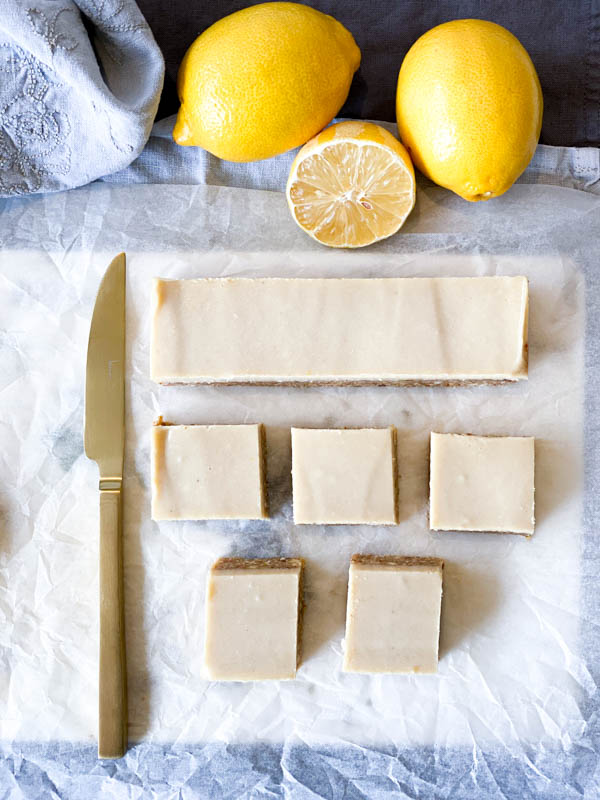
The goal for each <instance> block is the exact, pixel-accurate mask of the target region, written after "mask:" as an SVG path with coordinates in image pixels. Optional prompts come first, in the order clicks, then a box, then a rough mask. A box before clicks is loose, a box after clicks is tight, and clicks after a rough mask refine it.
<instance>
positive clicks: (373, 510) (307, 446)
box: [292, 428, 397, 525]
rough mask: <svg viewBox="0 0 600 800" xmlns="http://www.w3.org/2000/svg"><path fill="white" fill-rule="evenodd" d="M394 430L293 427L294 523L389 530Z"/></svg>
mask: <svg viewBox="0 0 600 800" xmlns="http://www.w3.org/2000/svg"><path fill="white" fill-rule="evenodd" d="M395 446H396V432H395V429H394V428H380V429H377V428H363V429H359V430H316V429H310V428H292V481H293V500H294V522H295V523H296V524H297V525H305V524H311V523H313V524H319V523H320V524H325V525H332V524H344V523H346V524H370V525H376V524H380V525H393V524H394V523H395V522H397V511H396V469H395V466H396V458H395Z"/></svg>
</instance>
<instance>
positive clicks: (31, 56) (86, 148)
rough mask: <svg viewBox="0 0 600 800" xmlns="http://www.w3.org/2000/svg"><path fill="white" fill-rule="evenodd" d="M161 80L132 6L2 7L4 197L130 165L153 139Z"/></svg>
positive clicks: (79, 2)
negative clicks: (153, 124)
mask: <svg viewBox="0 0 600 800" xmlns="http://www.w3.org/2000/svg"><path fill="white" fill-rule="evenodd" d="M163 78H164V61H163V57H162V54H161V52H160V50H159V48H158V46H157V44H156V42H155V40H154V37H153V35H152V33H151V31H150V28H149V27H148V25H147V24H146V22H145V20H144V18H143V16H142V14H141V13H140V11H139V9H138V7H137V5H136V4H135V2H133V0H76V2H73V1H72V0H2V1H1V2H0V197H8V196H12V195H20V194H29V193H33V192H52V191H58V190H61V189H68V188H71V187H74V186H81V185H83V184H85V183H89V182H90V181H92V180H95V179H96V178H98V177H101V176H106V175H109V174H111V173H113V172H116V171H117V170H120V169H123V168H124V167H126V166H127V165H128V164H129V163H131V161H133V159H134V158H136V156H138V155H139V153H140V152H141V151H142V149H143V147H144V145H145V143H146V141H147V139H148V136H149V135H150V130H151V128H152V123H153V120H154V117H155V115H156V110H157V108H158V101H159V98H160V93H161V90H162V85H163Z"/></svg>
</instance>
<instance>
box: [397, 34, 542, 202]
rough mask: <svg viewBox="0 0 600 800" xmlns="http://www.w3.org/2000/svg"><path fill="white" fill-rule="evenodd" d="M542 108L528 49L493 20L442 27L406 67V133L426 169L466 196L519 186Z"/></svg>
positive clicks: (402, 98) (401, 101) (402, 112)
mask: <svg viewBox="0 0 600 800" xmlns="http://www.w3.org/2000/svg"><path fill="white" fill-rule="evenodd" d="M542 109H543V101H542V90H541V88H540V82H539V80H538V76H537V73H536V71H535V67H534V66H533V63H532V61H531V59H530V57H529V55H528V53H527V51H526V50H525V48H524V47H523V46H522V44H521V43H520V42H519V40H518V39H517V38H516V37H515V36H513V35H512V33H510V32H509V31H507V30H506V28H503V27H502V26H501V25H496V24H495V23H493V22H486V21H484V20H479V19H459V20H454V21H453V22H446V23H444V24H443V25H438V26H437V27H436V28H432V29H431V30H430V31H428V32H427V33H425V34H424V35H423V36H421V38H420V39H418V40H417V41H416V42H415V43H414V45H413V46H412V47H411V48H410V50H409V51H408V53H407V54H406V57H405V59H404V61H403V62H402V66H401V68H400V74H399V76H398V89H397V94H396V117H397V121H398V131H399V134H400V138H401V139H402V142H403V143H404V145H405V146H406V148H407V149H408V151H409V153H410V155H411V158H412V160H413V162H414V164H415V166H417V167H418V168H419V169H420V170H421V172H423V173H424V174H425V175H427V177H429V178H431V180H433V181H435V183H438V184H439V185H440V186H444V187H446V188H447V189H451V190H452V191H453V192H456V194H458V195H460V196H461V197H464V198H465V200H472V201H475V200H488V199H490V198H491V197H498V195H501V194H503V193H504V192H505V191H506V190H507V189H509V188H510V187H511V186H512V184H513V183H514V182H515V181H516V179H517V178H518V177H519V175H520V174H521V173H522V172H523V170H524V169H525V167H526V166H527V164H528V163H529V161H530V160H531V157H532V156H533V153H534V151H535V148H536V145H537V142H538V139H539V136H540V130H541V127H542Z"/></svg>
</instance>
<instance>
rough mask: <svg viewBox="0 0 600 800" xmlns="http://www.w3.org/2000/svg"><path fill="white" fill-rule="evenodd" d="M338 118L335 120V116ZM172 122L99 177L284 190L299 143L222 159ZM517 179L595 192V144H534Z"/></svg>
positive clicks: (599, 158)
mask: <svg viewBox="0 0 600 800" xmlns="http://www.w3.org/2000/svg"><path fill="white" fill-rule="evenodd" d="M337 121H340V120H334V122H337ZM375 121H377V120H375ZM174 124H175V117H174V116H173V117H168V118H167V119H162V120H159V121H158V122H156V123H155V124H154V127H153V128H152V133H151V135H150V139H149V140H148V144H147V145H146V147H145V148H144V151H143V152H142V153H141V154H140V156H139V157H138V158H136V160H135V161H133V162H132V163H131V164H130V165H129V166H128V167H126V168H125V169H123V170H121V171H120V172H116V173H114V175H109V176H107V177H106V178H103V179H102V180H105V181H108V182H111V183H122V184H132V183H176V184H179V183H183V184H209V185H210V184H212V185H216V186H236V187H240V188H244V189H267V190H269V191H274V192H282V191H285V185H286V182H287V178H288V174H289V171H290V167H291V165H292V161H293V160H294V157H295V155H296V153H297V152H298V150H299V149H300V148H296V149H295V150H289V151H288V152H287V153H282V154H281V155H280V156H275V157H274V158H268V159H265V160H264V161H253V162H250V163H248V164H244V163H235V162H233V161H222V160H221V159H220V158H216V157H215V156H213V155H211V154H210V153H208V152H207V151H206V150H203V149H202V148H201V147H181V146H180V145H178V144H176V143H175V142H174V141H173V126H174ZM377 124H378V125H382V126H383V127H384V128H386V129H387V130H388V131H390V133H392V134H393V135H394V136H397V135H398V129H397V128H396V125H395V123H392V122H382V121H381V120H379V121H377ZM420 179H421V180H425V178H420ZM518 183H546V184H555V185H557V186H567V187H569V188H570V189H581V190H582V191H586V192H590V193H592V194H600V148H596V147H553V146H551V145H544V144H539V145H538V146H537V149H536V151H535V153H534V156H533V158H532V160H531V163H530V164H529V166H528V167H527V169H526V170H525V172H524V173H523V175H521V177H520V178H519V180H518Z"/></svg>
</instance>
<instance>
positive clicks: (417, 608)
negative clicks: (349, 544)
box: [344, 556, 443, 672]
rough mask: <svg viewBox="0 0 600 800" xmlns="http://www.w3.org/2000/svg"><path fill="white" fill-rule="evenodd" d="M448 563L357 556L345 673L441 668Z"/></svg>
mask: <svg viewBox="0 0 600 800" xmlns="http://www.w3.org/2000/svg"><path fill="white" fill-rule="evenodd" d="M442 571H443V561H441V560H440V559H436V558H426V559H419V558H399V557H388V558H386V557H385V556H380V557H376V556H375V557H369V556H354V557H353V559H352V563H351V565H350V576H349V585H348V606H347V612H346V637H345V644H344V671H345V672H437V667H438V643H439V634H440V611H441V602H442Z"/></svg>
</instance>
